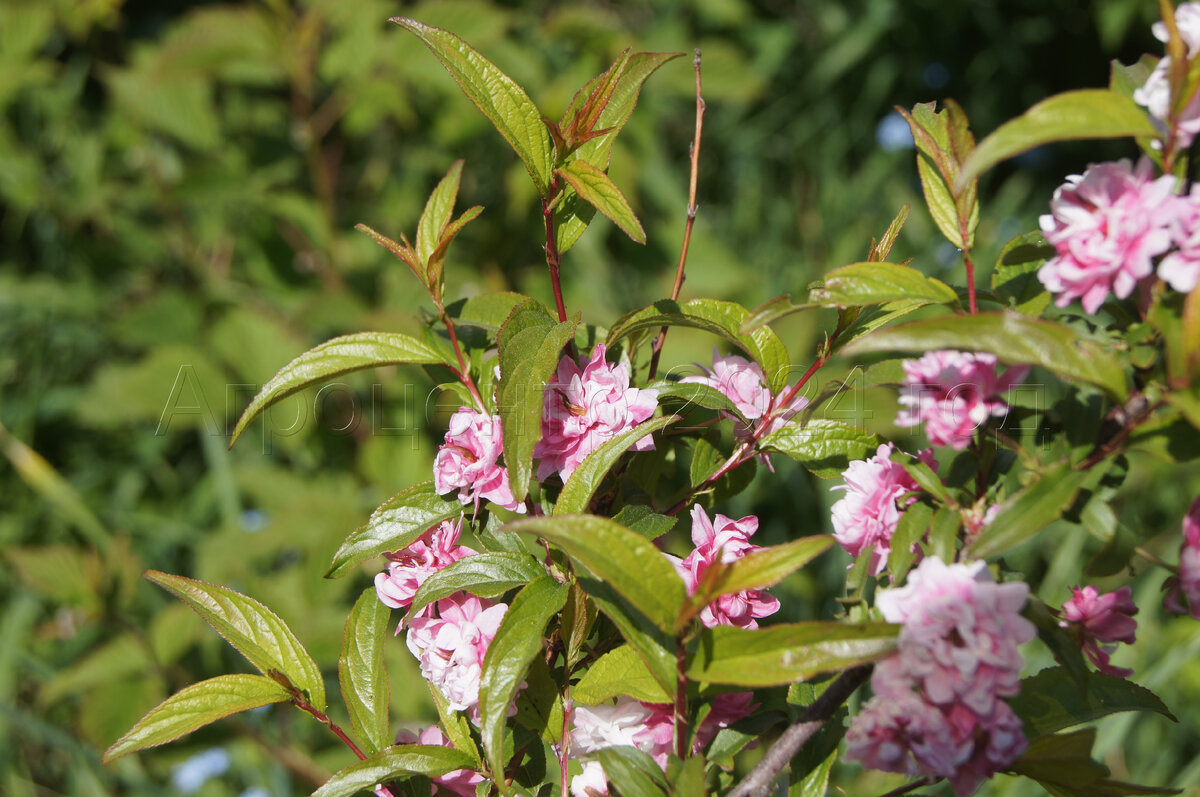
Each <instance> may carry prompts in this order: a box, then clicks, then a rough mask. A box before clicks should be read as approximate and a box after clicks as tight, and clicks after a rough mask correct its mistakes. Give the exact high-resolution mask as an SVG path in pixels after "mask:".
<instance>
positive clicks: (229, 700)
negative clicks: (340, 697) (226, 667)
mask: <svg viewBox="0 0 1200 797" xmlns="http://www.w3.org/2000/svg"><path fill="white" fill-rule="evenodd" d="M291 698H292V696H291V695H290V694H289V693H288V691H287V690H286V689H284V688H283V686H282V685H280V684H278V683H276V682H275V681H273V680H271V679H270V678H266V677H264V676H261V675H218V676H217V677H216V678H209V679H208V680H207V681H201V682H200V683H198V684H192V685H191V686H187V687H184V688H183V689H182V690H180V691H178V692H176V693H175V694H173V695H171V696H170V697H168V698H167V699H166V700H164V701H163V702H161V703H159V704H158V705H157V706H155V707H154V708H153V709H151V710H150V712H149V713H148V714H146V716H144V717H142V718H141V719H140V720H138V722H137V724H136V725H134V726H133V727H132V728H130V729H129V732H128V733H126V734H125V735H124V736H122V737H121V738H120V739H118V740H117V741H115V742H113V745H112V747H109V748H108V749H107V750H105V751H104V756H103V758H102V759H101V760H102V761H103V762H104V763H106V764H107V763H109V762H110V761H115V760H116V759H118V758H120V757H121V756H123V755H128V754H129V753H132V752H134V751H135V750H144V749H145V748H147V747H157V746H158V745H160V744H166V743H167V742H170V741H173V740H175V739H178V738H179V737H180V736H183V735H184V734H186V733H191V732H192V731H194V730H196V729H197V728H202V727H204V726H205V725H208V724H209V723H210V722H216V721H217V720H219V719H222V718H224V717H228V716H229V715H231V714H236V713H238V712H239V711H248V710H249V709H252V708H258V707H259V706H266V705H270V704H271V703H282V702H284V701H285V700H291Z"/></svg>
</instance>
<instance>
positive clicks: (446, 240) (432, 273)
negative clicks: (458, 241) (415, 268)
mask: <svg viewBox="0 0 1200 797" xmlns="http://www.w3.org/2000/svg"><path fill="white" fill-rule="evenodd" d="M482 212H483V206H482V205H476V206H475V207H471V208H467V209H466V210H464V211H463V212H462V215H461V216H459V217H458V218H457V219H455V220H454V221H452V222H450V223H449V224H448V225H446V228H445V229H444V230H442V237H441V240H440V241H439V242H438V245H437V248H436V249H434V250H433V252H432V253H430V255H429V265H428V268H429V271H428V274H429V284H430V285H432V286H433V287H434V289H435V291H436V292H437V296H438V297H439V298H440V297H441V295H442V267H443V261H445V259H446V250H447V249H449V248H450V244H451V243H453V242H454V239H455V238H456V237H457V236H458V234H459V233H460V232H462V229H463V227H466V226H467V225H468V224H470V223H471V222H472V221H474V220H475V219H476V218H478V217H479V214H480V213H482Z"/></svg>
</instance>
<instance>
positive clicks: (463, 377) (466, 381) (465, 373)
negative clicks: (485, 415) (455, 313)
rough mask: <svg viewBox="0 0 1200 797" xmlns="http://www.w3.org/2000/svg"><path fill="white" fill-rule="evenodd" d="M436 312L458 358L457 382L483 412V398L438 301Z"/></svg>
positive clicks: (443, 308)
mask: <svg viewBox="0 0 1200 797" xmlns="http://www.w3.org/2000/svg"><path fill="white" fill-rule="evenodd" d="M438 310H439V311H440V312H441V314H442V323H443V324H445V325H446V331H447V332H449V333H450V345H451V346H453V347H454V356H455V357H457V358H458V381H460V382H462V383H463V385H465V386H466V388H467V391H468V392H469V393H470V394H471V397H472V398H474V399H475V403H476V404H478V405H479V410H480V411H481V412H485V411H486V410H487V407H485V406H484V404H483V397H482V396H480V395H479V388H477V387H475V380H474V379H472V378H471V369H470V368H469V367H467V360H466V358H465V357H463V353H462V347H461V346H459V345H458V335H457V334H456V333H455V331H454V322H453V321H451V320H450V316H449V315H448V314H447V313H446V308H445V307H444V306H443V305H442V303H441V302H440V301H439V302H438Z"/></svg>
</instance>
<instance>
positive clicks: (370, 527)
mask: <svg viewBox="0 0 1200 797" xmlns="http://www.w3.org/2000/svg"><path fill="white" fill-rule="evenodd" d="M462 512H463V505H462V504H460V503H459V502H458V501H449V500H446V499H445V498H442V497H440V496H439V495H438V494H437V493H436V492H435V491H434V488H433V480H432V479H430V480H429V481H427V482H421V483H420V484H414V485H413V486H412V487H409V488H407V489H405V490H401V491H400V492H398V493H396V494H395V495H393V496H392V497H391V498H389V499H388V500H386V501H384V502H383V503H382V504H380V506H379V507H378V508H377V509H376V510H375V511H374V512H372V513H371V517H369V518H368V519H367V522H366V523H365V524H363V525H362V526H361V527H359V528H358V529H357V530H355V531H354V532H353V533H351V534H350V536H348V537H347V538H346V539H345V541H344V542H342V544H341V546H340V547H339V548H338V549H337V553H335V554H334V555H333V563H332V564H331V565H330V567H329V572H327V573H326V574H325V577H326V578H338V577H340V576H344V575H345V574H346V573H348V572H350V570H351V569H352V568H353V567H355V566H356V565H358V564H359V563H361V562H365V561H366V560H367V559H370V558H371V557H373V556H379V555H380V554H381V553H384V552H386V551H398V550H400V549H402V548H405V547H407V546H408V545H409V544H410V543H411V542H412V541H413V540H415V539H417V538H418V537H420V536H421V535H422V534H424V533H425V532H426V531H428V530H429V529H431V528H433V527H434V526H436V525H437V524H438V523H441V522H442V521H443V520H449V519H450V518H452V517H456V516H458V515H460V514H462Z"/></svg>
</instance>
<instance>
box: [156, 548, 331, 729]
mask: <svg viewBox="0 0 1200 797" xmlns="http://www.w3.org/2000/svg"><path fill="white" fill-rule="evenodd" d="M145 577H146V579H147V580H149V581H151V582H153V583H155V584H157V585H159V586H160V587H162V588H163V589H165V590H167V591H168V592H170V593H172V594H174V595H175V596H176V597H177V598H179V599H180V600H182V601H183V602H184V603H186V604H188V605H189V606H191V607H192V609H194V610H195V612H196V614H198V615H200V617H201V618H202V619H203V620H204V622H206V623H208V624H209V625H210V626H212V627H213V630H215V631H216V632H217V633H218V634H220V635H221V636H223V637H225V639H226V641H228V642H229V644H231V645H233V646H234V648H236V649H237V651H238V652H239V653H241V654H242V655H243V656H245V657H246V659H247V660H248V661H249V662H250V663H251V664H253V665H254V666H255V667H257V668H258V669H259V670H260V671H261V672H262V674H263V675H266V676H268V677H275V676H276V674H279V675H282V676H284V677H285V678H286V679H287V680H288V682H289V683H290V684H291V685H292V686H293V687H294V688H296V689H297V690H299V691H301V692H303V693H305V694H306V695H307V699H308V702H309V703H311V704H312V705H313V706H315V707H316V708H317V710H318V711H324V710H325V681H324V679H323V678H322V677H321V670H320V669H319V668H318V667H317V665H316V663H315V662H314V661H313V660H312V657H311V656H309V655H308V651H306V650H305V649H304V646H303V645H301V644H300V640H299V639H297V638H296V635H295V634H293V633H292V630H291V629H290V628H288V627H287V624H286V623H284V622H283V620H281V619H279V617H278V616H277V615H276V614H275V613H274V612H272V611H271V610H270V609H268V608H267V607H266V606H263V605H262V604H261V603H259V602H258V601H256V600H254V599H253V598H248V597H246V596H245V595H242V594H241V593H239V592H234V591H233V590H231V589H229V588H228V587H222V586H218V585H217V584H209V583H207V582H205V581H197V580H195V579H191V578H184V577H183V576H173V575H171V574H169V573H162V572H159V571H157V570H147V571H146V573H145Z"/></svg>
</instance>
